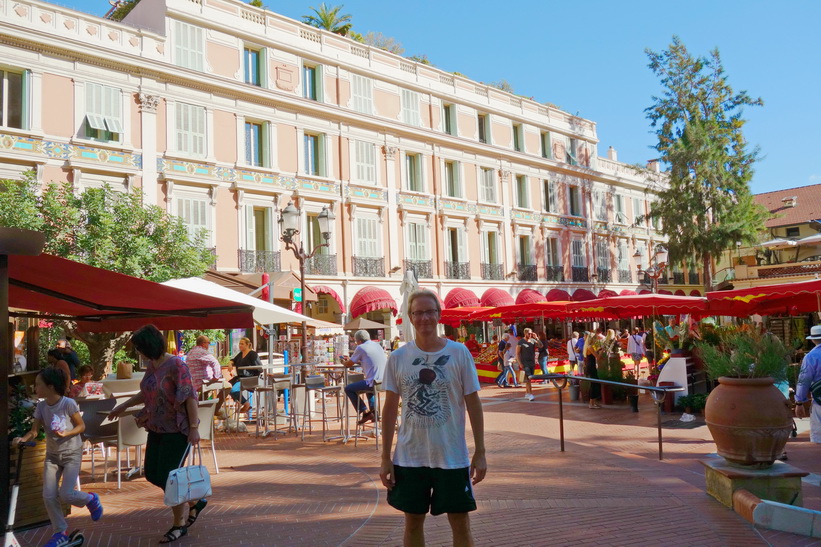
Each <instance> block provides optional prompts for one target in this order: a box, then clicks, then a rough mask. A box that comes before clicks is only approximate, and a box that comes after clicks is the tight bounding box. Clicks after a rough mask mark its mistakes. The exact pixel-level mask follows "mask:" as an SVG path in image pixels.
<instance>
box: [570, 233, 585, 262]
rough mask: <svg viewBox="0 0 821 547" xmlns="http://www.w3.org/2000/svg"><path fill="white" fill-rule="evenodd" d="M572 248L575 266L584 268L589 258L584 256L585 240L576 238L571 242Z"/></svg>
mask: <svg viewBox="0 0 821 547" xmlns="http://www.w3.org/2000/svg"><path fill="white" fill-rule="evenodd" d="M570 250H571V252H572V255H573V267H574V268H584V267H586V266H587V260H586V258H585V256H584V241H582V240H581V239H574V240H573V241H572V242H571V246H570Z"/></svg>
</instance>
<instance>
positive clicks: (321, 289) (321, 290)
mask: <svg viewBox="0 0 821 547" xmlns="http://www.w3.org/2000/svg"><path fill="white" fill-rule="evenodd" d="M312 288H313V289H314V292H315V293H317V294H327V295H328V296H330V297H331V298H333V299H334V300H336V303H337V304H339V311H341V312H342V313H345V303H344V302H343V301H342V299H341V298H340V297H339V295H338V294H336V291H335V290H333V289H332V288H330V287H326V286H325V285H314V286H313V287H312Z"/></svg>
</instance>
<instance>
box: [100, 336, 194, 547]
mask: <svg viewBox="0 0 821 547" xmlns="http://www.w3.org/2000/svg"><path fill="white" fill-rule="evenodd" d="M131 342H132V343H133V344H134V349H135V350H137V352H138V353H139V354H140V355H142V356H143V357H145V358H146V359H149V360H150V364H149V365H148V369H147V370H146V371H145V376H144V377H143V380H142V382H140V392H139V393H138V394H137V395H135V396H134V397H132V398H131V399H129V400H128V401H126V402H124V403H123V404H121V405H119V406H118V407H116V408H115V409H114V410H112V411H111V413H110V414H109V418H111V419H115V418H117V417H118V416H120V415H121V414H122V413H123V411H125V410H126V409H127V408H129V407H132V406H135V405H138V404H144V405H145V407H144V408H143V409H142V410H140V411H139V412H137V414H136V415H135V416H136V419H137V423H138V424H139V425H140V426H142V427H145V428H146V429H147V430H148V442H147V445H146V450H145V464H144V465H145V478H146V479H148V482H150V483H151V484H153V485H156V486H159V487H160V488H162V489H163V490H165V483H166V481H167V480H168V474H169V473H170V472H171V471H173V470H174V469H176V468H177V467H179V465H180V460H182V457H183V454H184V453H185V450H186V448H187V447H188V444H189V443H190V444H192V445H196V444H197V443H199V442H200V435H199V431H198V430H197V427H198V425H199V418H198V415H197V393H196V391H195V390H194V386H193V385H192V384H191V373H190V372H189V370H188V367H187V366H186V364H185V363H184V362H183V361H182V360H181V359H180V358H179V357H175V356H174V355H171V354H170V353H167V352H166V349H167V346H166V341H165V337H163V335H162V333H161V332H160V331H159V330H158V329H157V327H155V326H154V325H146V326H145V327H142V328H141V329H139V330H137V331H136V332H134V334H133V335H132V336H131ZM207 503H208V501H207V500H205V499H202V500H199V501H197V502H190V503H189V504H186V503H182V504H180V505H177V506H174V507H172V508H171V509H172V511H173V514H174V523H173V525H172V527H171V529H170V530H169V531H168V532H167V533H166V534H165V536H163V539H162V540H161V541H160V543H171V542H172V541H176V540H178V539H180V538H181V537H182V536H184V535H185V534H187V533H188V527H189V526H191V525H192V524H194V522H195V521H196V520H197V517H198V516H199V514H200V512H201V511H202V510H203V509H204V508H205V506H206V505H207ZM186 510H188V515H187V519H186Z"/></svg>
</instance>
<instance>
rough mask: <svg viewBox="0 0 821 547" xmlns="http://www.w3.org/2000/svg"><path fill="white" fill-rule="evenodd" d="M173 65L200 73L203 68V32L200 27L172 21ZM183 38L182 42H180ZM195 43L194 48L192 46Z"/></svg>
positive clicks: (175, 20) (177, 20)
mask: <svg viewBox="0 0 821 547" xmlns="http://www.w3.org/2000/svg"><path fill="white" fill-rule="evenodd" d="M172 21H173V25H174V59H173V60H174V64H175V65H177V66H179V67H182V68H188V69H191V70H197V71H199V72H202V71H203V70H204V67H205V32H204V29H203V28H202V27H198V26H196V25H192V24H191V23H186V22H185V21H180V20H179V19H173V20H172ZM183 35H185V36H184V38H185V39H184V41H183V42H181V40H182V39H183ZM192 42H196V46H195V47H194V46H192V44H191V43H192Z"/></svg>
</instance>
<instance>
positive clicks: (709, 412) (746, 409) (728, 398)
mask: <svg viewBox="0 0 821 547" xmlns="http://www.w3.org/2000/svg"><path fill="white" fill-rule="evenodd" d="M718 382H719V384H718V386H717V387H716V388H715V389H714V390H713V391H712V393H710V396H709V397H708V398H707V405H706V407H705V408H704V417H705V421H706V422H707V427H708V428H709V429H710V434H711V435H712V436H713V440H714V441H715V443H716V447H717V449H718V450H717V451H718V454H719V455H720V456H722V457H724V458H725V459H726V460H727V461H729V462H731V463H733V464H736V465H741V466H749V467H756V468H766V467H769V466H770V465H772V463H773V462H774V461H775V460H776V459H777V458H778V457H779V456H780V455H781V454H782V453H783V452H784V446H785V445H786V444H787V439H788V438H789V436H790V432H791V431H792V411H791V410H790V407H789V401H788V400H787V399H786V398H785V397H784V395H783V394H782V393H781V392H780V391H779V390H778V388H776V387H775V386H774V385H773V379H772V378H769V377H767V378H728V377H721V378H719V379H718Z"/></svg>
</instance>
